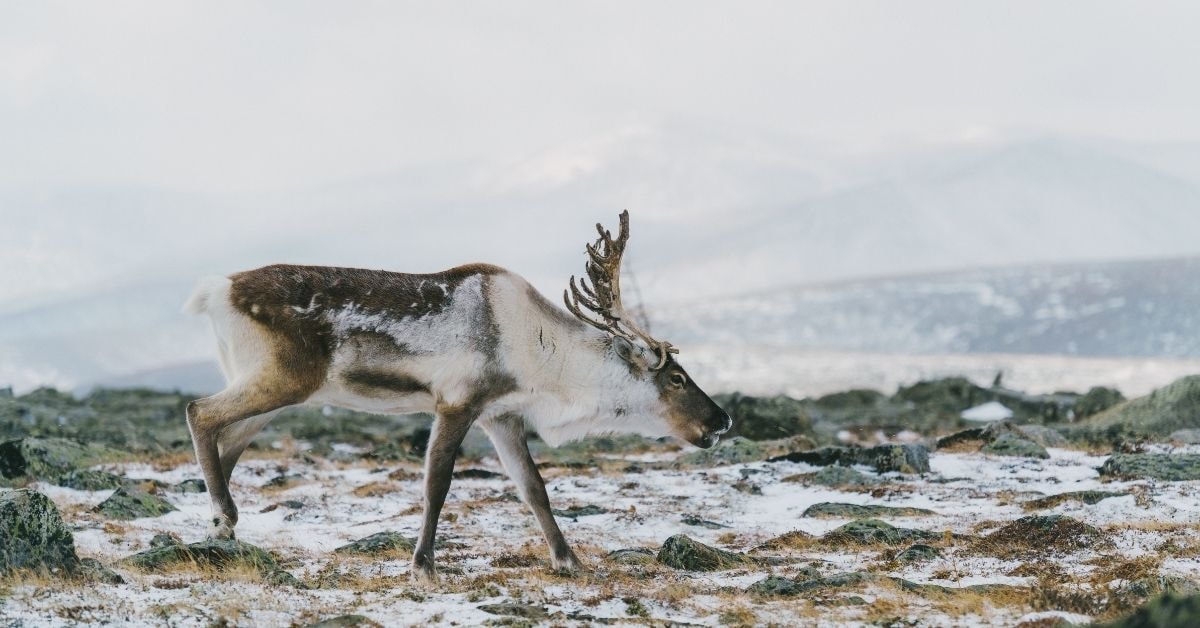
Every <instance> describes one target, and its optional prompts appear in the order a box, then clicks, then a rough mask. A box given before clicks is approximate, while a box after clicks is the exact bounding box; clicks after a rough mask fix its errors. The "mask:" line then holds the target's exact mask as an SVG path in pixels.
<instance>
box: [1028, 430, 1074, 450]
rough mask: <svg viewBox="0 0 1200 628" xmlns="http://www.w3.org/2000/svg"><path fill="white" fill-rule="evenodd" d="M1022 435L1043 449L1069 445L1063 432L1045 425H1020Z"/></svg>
mask: <svg viewBox="0 0 1200 628" xmlns="http://www.w3.org/2000/svg"><path fill="white" fill-rule="evenodd" d="M1017 429H1018V430H1020V432H1021V434H1022V435H1023V436H1024V437H1025V438H1027V439H1029V440H1031V441H1033V442H1035V443H1037V444H1039V445H1041V446H1042V447H1062V446H1064V445H1066V444H1067V443H1069V442H1070V441H1068V440H1067V437H1066V436H1063V435H1062V432H1059V431H1058V430H1056V429H1054V428H1052V427H1046V426H1045V425H1018V426H1017Z"/></svg>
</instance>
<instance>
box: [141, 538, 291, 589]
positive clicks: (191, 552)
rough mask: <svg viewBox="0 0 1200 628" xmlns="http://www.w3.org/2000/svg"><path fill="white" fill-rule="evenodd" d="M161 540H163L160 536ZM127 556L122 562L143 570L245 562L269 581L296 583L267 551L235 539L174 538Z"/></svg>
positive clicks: (214, 565)
mask: <svg viewBox="0 0 1200 628" xmlns="http://www.w3.org/2000/svg"><path fill="white" fill-rule="evenodd" d="M163 540H164V541H165V540H166V539H163ZM170 540H171V541H172V542H170V543H167V542H164V543H162V544H160V545H158V546H154V547H151V548H150V549H148V550H146V551H144V552H139V553H137V554H134V555H132V556H128V557H126V558H124V559H122V560H121V563H122V564H124V565H128V566H130V567H135V568H137V569H141V570H143V571H151V572H153V571H162V570H164V569H167V568H170V567H173V566H175V565H180V564H187V563H195V564H197V565H201V566H208V567H214V568H217V569H222V568H224V567H226V566H229V565H244V566H248V567H252V568H253V569H255V570H256V571H258V573H259V575H260V576H262V578H263V580H265V581H266V582H267V583H269V584H275V585H287V586H299V585H300V583H299V581H298V580H296V578H295V576H293V575H292V574H290V573H288V572H286V571H284V570H283V569H281V568H280V567H279V563H278V562H276V560H275V558H274V557H273V556H271V554H270V553H269V552H267V551H266V550H264V549H262V548H259V547H256V546H254V545H250V544H249V543H242V542H240V541H237V540H234V539H205V540H203V541H200V542H198V543H192V544H190V545H184V544H183V543H180V542H178V541H176V540H174V539H170Z"/></svg>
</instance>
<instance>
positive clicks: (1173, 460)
mask: <svg viewBox="0 0 1200 628" xmlns="http://www.w3.org/2000/svg"><path fill="white" fill-rule="evenodd" d="M1100 476H1101V477H1107V478H1114V479H1122V480H1140V479H1148V480H1166V481H1168V482H1181V481H1185V480H1200V454H1114V455H1112V456H1110V457H1109V458H1108V460H1105V461H1104V464H1103V465H1101V466H1100Z"/></svg>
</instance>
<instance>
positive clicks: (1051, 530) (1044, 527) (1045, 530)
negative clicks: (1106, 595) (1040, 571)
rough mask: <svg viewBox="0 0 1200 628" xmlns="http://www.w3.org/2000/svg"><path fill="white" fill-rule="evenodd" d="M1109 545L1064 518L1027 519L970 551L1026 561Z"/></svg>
mask: <svg viewBox="0 0 1200 628" xmlns="http://www.w3.org/2000/svg"><path fill="white" fill-rule="evenodd" d="M1106 545H1108V542H1107V541H1106V539H1105V538H1104V534H1103V533H1102V532H1101V531H1100V530H1098V529H1096V528H1094V527H1092V526H1090V525H1088V524H1086V523H1083V522H1081V521H1077V520H1075V519H1072V518H1071V517H1067V516H1064V515H1030V516H1028V517H1021V518H1020V519H1017V520H1016V521H1013V522H1012V523H1009V524H1008V525H1005V526H1004V527H1002V528H1000V529H999V530H996V531H995V532H992V533H991V534H989V535H987V536H985V537H984V538H982V539H979V540H978V541H976V542H975V543H974V544H973V545H972V547H971V550H972V551H974V552H976V553H979V554H985V555H988V556H995V557H997V558H1006V559H1007V558H1029V557H1033V556H1039V555H1043V554H1060V553H1064V552H1072V551H1076V550H1082V549H1093V548H1097V547H1103V546H1106Z"/></svg>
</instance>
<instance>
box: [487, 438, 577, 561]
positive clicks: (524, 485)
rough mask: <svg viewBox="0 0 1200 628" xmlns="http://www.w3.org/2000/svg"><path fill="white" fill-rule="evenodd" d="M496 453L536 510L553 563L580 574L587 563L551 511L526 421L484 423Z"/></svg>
mask: <svg viewBox="0 0 1200 628" xmlns="http://www.w3.org/2000/svg"><path fill="white" fill-rule="evenodd" d="M481 425H482V427H483V429H484V431H485V432H487V435H488V438H490V439H491V440H492V445H494V446H495V447H496V453H497V454H498V455H499V456H500V463H501V464H503V465H504V470H505V471H507V472H508V475H509V477H511V478H512V480H513V481H514V482H516V483H517V492H518V493H519V494H520V495H521V501H523V502H525V505H526V506H528V507H529V509H530V510H531V511H533V517H534V518H535V519H537V522H538V525H540V526H541V527H542V535H543V536H545V537H546V544H547V545H549V546H550V564H551V566H552V567H553V568H554V570H555V571H558V572H560V573H568V574H573V573H578V572H579V571H582V570H583V564H582V563H580V562H579V558H578V557H577V556H575V552H573V551H571V546H569V545H567V539H566V538H565V537H563V533H562V530H559V529H558V522H556V521H555V520H554V513H553V512H551V511H550V498H549V496H547V495H546V483H545V482H544V481H543V480H542V474H541V473H538V469H537V465H536V464H534V462H533V457H532V456H530V455H529V442H528V441H527V440H526V438H525V422H524V421H523V420H522V419H521V417H519V416H516V415H513V414H505V415H502V416H499V417H496V418H493V419H489V420H486V421H483V422H482V423H481Z"/></svg>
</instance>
